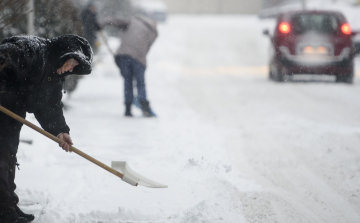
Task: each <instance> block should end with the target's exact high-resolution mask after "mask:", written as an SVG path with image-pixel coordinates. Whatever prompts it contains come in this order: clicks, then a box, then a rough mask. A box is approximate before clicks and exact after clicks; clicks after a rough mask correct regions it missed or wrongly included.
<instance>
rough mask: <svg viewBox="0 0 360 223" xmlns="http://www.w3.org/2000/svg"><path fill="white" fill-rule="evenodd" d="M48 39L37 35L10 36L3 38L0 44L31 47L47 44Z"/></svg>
mask: <svg viewBox="0 0 360 223" xmlns="http://www.w3.org/2000/svg"><path fill="white" fill-rule="evenodd" d="M48 42H49V40H47V39H44V38H41V37H37V36H12V37H8V38H6V39H4V40H3V41H2V42H1V45H4V44H11V45H12V44H13V45H14V46H17V47H20V48H22V46H23V47H25V46H30V47H31V48H38V47H41V46H45V45H47V44H48Z"/></svg>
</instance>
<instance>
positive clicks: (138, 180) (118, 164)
mask: <svg viewBox="0 0 360 223" xmlns="http://www.w3.org/2000/svg"><path fill="white" fill-rule="evenodd" d="M0 111H2V112H3V113H5V114H6V115H8V116H10V117H11V118H13V119H15V120H17V121H19V122H21V123H23V124H24V125H27V126H28V127H30V128H32V129H34V130H35V131H37V132H39V133H41V134H43V135H44V136H46V137H48V138H49V139H51V140H53V141H55V142H57V143H62V142H64V141H63V140H61V139H59V138H57V137H55V136H53V135H52V134H50V133H48V132H47V131H45V130H43V129H41V128H39V127H37V126H36V125H34V124H32V123H31V122H29V121H27V120H25V119H24V118H22V117H20V116H18V115H17V114H15V113H13V112H11V111H9V110H8V109H6V108H4V107H3V106H1V105H0ZM70 150H71V151H73V152H74V153H76V154H78V155H79V156H82V157H83V158H85V159H87V160H89V161H90V162H92V163H94V164H96V165H98V166H99V167H101V168H103V169H105V170H107V171H109V172H110V173H112V174H114V175H115V176H118V177H120V178H121V179H122V180H123V181H125V182H126V183H128V184H131V185H133V186H137V185H142V186H145V187H151V188H166V187H167V186H166V185H163V184H160V183H157V182H155V181H152V180H149V179H147V178H145V177H143V176H141V175H140V174H138V173H136V172H134V171H133V170H132V169H130V167H129V166H128V165H127V163H126V162H124V161H112V163H111V166H112V168H111V167H109V166H107V165H105V164H103V163H102V162H100V161H98V160H96V159H94V158H93V157H91V156H89V155H88V154H86V153H84V152H82V151H80V150H78V149H76V148H75V147H73V146H70Z"/></svg>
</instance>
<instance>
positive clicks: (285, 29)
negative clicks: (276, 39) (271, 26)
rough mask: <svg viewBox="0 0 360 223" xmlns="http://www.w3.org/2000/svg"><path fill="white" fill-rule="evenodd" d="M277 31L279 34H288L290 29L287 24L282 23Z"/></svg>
mask: <svg viewBox="0 0 360 223" xmlns="http://www.w3.org/2000/svg"><path fill="white" fill-rule="evenodd" d="M279 30H280V32H281V33H289V32H290V30H291V28H290V24H289V23H287V22H282V23H280V25H279Z"/></svg>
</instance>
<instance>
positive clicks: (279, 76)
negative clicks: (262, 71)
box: [270, 66, 285, 82]
mask: <svg viewBox="0 0 360 223" xmlns="http://www.w3.org/2000/svg"><path fill="white" fill-rule="evenodd" d="M281 70H282V69H281V68H280V67H279V66H276V67H275V69H274V70H273V71H271V73H270V75H271V76H272V78H271V79H272V80H274V81H275V82H284V81H285V74H284V73H283V72H281Z"/></svg>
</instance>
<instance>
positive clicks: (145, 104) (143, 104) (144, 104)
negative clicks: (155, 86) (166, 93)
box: [140, 101, 154, 117]
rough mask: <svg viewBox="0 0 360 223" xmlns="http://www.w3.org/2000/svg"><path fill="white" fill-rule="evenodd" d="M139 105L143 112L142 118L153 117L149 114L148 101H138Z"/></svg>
mask: <svg viewBox="0 0 360 223" xmlns="http://www.w3.org/2000/svg"><path fill="white" fill-rule="evenodd" d="M140 104H141V110H142V112H143V116H144V117H154V116H153V115H152V114H151V108H150V103H149V102H148V101H140Z"/></svg>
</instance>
